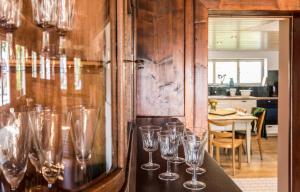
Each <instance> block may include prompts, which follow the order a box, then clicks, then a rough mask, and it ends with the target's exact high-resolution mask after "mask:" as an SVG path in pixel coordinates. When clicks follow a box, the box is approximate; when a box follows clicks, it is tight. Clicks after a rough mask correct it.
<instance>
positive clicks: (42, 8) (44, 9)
mask: <svg viewBox="0 0 300 192" xmlns="http://www.w3.org/2000/svg"><path fill="white" fill-rule="evenodd" d="M57 2H58V1H57V0H51V1H49V0H31V4H32V13H33V17H34V21H35V23H36V25H37V26H38V27H40V28H42V30H43V44H42V46H43V48H42V52H44V53H45V52H46V53H48V52H49V51H50V47H49V30H50V29H52V28H54V27H55V26H56V24H57Z"/></svg>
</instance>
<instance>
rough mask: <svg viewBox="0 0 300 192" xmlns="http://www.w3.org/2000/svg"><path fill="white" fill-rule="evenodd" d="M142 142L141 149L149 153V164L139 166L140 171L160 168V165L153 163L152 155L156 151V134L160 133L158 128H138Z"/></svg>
mask: <svg viewBox="0 0 300 192" xmlns="http://www.w3.org/2000/svg"><path fill="white" fill-rule="evenodd" d="M139 129H140V132H141V135H142V140H143V148H144V150H145V151H147V152H149V162H148V163H146V164H143V165H141V169H144V170H147V171H152V170H157V169H159V168H160V165H158V164H156V163H153V161H152V153H153V152H154V151H156V150H157V149H158V135H157V133H158V132H159V131H161V129H162V128H161V127H160V126H153V125H146V126H141V127H139Z"/></svg>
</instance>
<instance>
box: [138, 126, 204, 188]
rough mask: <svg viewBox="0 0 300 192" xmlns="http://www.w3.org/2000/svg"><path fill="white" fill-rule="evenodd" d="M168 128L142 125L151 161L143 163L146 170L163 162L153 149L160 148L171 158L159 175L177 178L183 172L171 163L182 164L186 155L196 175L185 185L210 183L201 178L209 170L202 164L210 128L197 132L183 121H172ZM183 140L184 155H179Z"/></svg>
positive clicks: (191, 170) (197, 185) (165, 177)
mask: <svg viewBox="0 0 300 192" xmlns="http://www.w3.org/2000/svg"><path fill="white" fill-rule="evenodd" d="M166 125H167V126H166V127H167V129H166V130H162V127H160V126H152V125H148V126H141V127H140V128H139V129H140V132H141V135H142V141H143V148H144V150H145V151H147V152H149V162H148V163H146V164H143V165H141V168H142V169H143V170H148V171H152V170H157V169H159V168H160V165H158V164H156V163H153V161H152V153H153V152H154V151H156V150H158V148H160V153H161V157H162V158H163V159H164V160H166V161H167V170H166V172H164V173H161V174H159V176H158V177H159V179H161V180H166V181H174V180H177V179H178V178H179V177H180V176H179V175H178V174H177V173H174V172H172V171H171V166H170V163H175V164H180V163H181V162H182V159H183V160H184V162H185V163H186V164H187V165H188V166H189V168H187V169H186V172H187V173H190V174H192V175H193V177H192V180H191V181H187V182H185V183H184V184H183V186H184V187H185V188H187V189H191V190H199V189H203V188H205V187H206V185H205V183H203V182H200V181H197V175H201V174H203V173H205V172H206V170H205V169H204V168H201V166H202V164H203V161H204V154H205V153H204V151H205V146H206V144H207V140H208V135H207V131H198V132H197V135H195V134H194V133H193V132H191V131H189V129H185V127H184V125H183V124H182V123H178V122H169V123H167V124H166ZM180 144H183V148H184V158H181V157H178V146H179V145H180Z"/></svg>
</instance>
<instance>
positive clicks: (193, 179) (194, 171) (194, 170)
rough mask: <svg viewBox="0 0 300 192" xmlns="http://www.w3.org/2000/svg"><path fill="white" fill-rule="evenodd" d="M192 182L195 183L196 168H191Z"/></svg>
mask: <svg viewBox="0 0 300 192" xmlns="http://www.w3.org/2000/svg"><path fill="white" fill-rule="evenodd" d="M192 181H193V182H195V181H197V174H196V167H193V178H192Z"/></svg>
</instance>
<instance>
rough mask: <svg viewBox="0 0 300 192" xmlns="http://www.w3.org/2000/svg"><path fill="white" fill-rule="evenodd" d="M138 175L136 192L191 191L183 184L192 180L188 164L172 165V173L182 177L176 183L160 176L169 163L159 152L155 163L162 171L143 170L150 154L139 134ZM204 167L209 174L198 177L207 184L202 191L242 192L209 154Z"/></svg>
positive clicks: (181, 153)
mask: <svg viewBox="0 0 300 192" xmlns="http://www.w3.org/2000/svg"><path fill="white" fill-rule="evenodd" d="M137 144H138V145H137V148H138V149H137V173H136V178H137V179H136V192H182V191H191V190H187V189H185V188H184V187H183V183H184V182H185V181H187V180H191V178H192V175H190V174H188V173H186V172H185V169H186V168H187V165H186V164H181V165H174V164H172V166H171V168H172V172H176V173H178V174H179V175H180V178H179V179H178V180H176V181H162V180H160V179H158V175H159V174H160V173H162V172H165V171H166V167H167V162H166V161H165V160H163V159H162V158H161V156H160V152H159V150H158V151H156V152H154V153H153V162H155V163H158V164H160V166H161V167H160V169H158V170H155V171H144V170H142V169H141V168H140V167H141V164H143V163H146V162H148V153H147V152H146V151H144V150H143V144H142V141H141V135H140V133H139V132H138V143H137ZM179 151H180V156H182V157H183V149H182V146H181V147H180V150H179ZM203 167H204V168H205V169H206V170H207V172H206V173H205V174H204V175H202V176H198V180H200V181H203V182H204V183H206V185H207V187H206V188H205V189H204V190H202V191H207V192H241V189H239V187H238V186H237V185H236V184H235V183H234V182H233V181H232V180H231V178H230V177H229V176H227V175H226V174H225V173H224V171H223V170H222V169H221V168H220V167H219V166H218V165H217V163H216V162H215V160H213V159H212V158H211V157H210V156H209V155H208V154H207V153H206V155H205V160H204V165H203Z"/></svg>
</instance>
